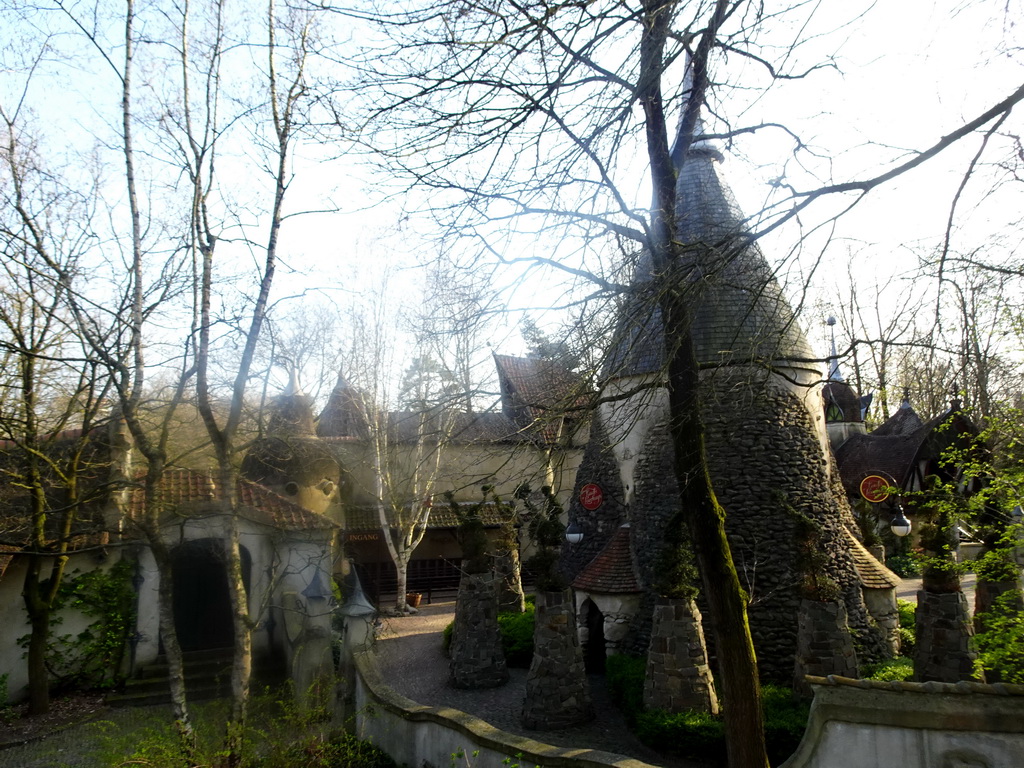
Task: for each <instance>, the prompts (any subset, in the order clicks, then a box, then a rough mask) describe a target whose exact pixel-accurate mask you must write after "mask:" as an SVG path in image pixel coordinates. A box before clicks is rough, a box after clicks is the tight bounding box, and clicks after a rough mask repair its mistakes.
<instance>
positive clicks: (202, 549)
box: [171, 539, 250, 651]
mask: <svg viewBox="0 0 1024 768" xmlns="http://www.w3.org/2000/svg"><path fill="white" fill-rule="evenodd" d="M225 562H226V557H225V551H224V542H222V541H220V540H219V539H198V540H196V541H188V542H185V543H184V544H181V545H180V546H178V547H176V548H175V549H174V551H173V552H172V553H171V567H172V573H173V576H174V625H175V627H176V628H177V630H178V643H179V644H180V645H181V649H182V650H183V651H199V650H205V649H208V648H229V647H231V646H232V645H233V644H234V639H235V632H234V627H233V626H232V623H231V598H230V596H229V594H228V583H227V571H226V570H225ZM249 567H250V558H249V553H248V552H247V551H246V550H245V549H244V548H243V549H242V573H243V577H244V578H243V581H244V582H246V586H248V574H249Z"/></svg>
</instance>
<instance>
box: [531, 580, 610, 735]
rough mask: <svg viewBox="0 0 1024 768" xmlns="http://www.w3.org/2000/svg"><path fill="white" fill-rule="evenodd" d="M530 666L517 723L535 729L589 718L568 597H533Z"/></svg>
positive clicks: (551, 594)
mask: <svg viewBox="0 0 1024 768" xmlns="http://www.w3.org/2000/svg"><path fill="white" fill-rule="evenodd" d="M535 620H536V625H535V627H534V631H533V661H532V662H530V672H529V674H528V675H527V677H526V698H525V700H524V701H523V710H522V722H523V725H524V726H526V727H527V728H535V729H538V730H543V729H554V728H567V727H569V726H573V725H579V724H580V723H584V722H586V721H587V720H590V719H591V718H593V716H594V705H593V703H592V702H591V699H590V686H589V685H588V684H587V675H586V672H585V670H584V668H583V651H582V649H581V647H580V639H579V635H577V633H576V617H575V610H574V608H573V599H572V594H571V593H570V591H569V590H568V589H565V590H562V591H561V592H538V593H537V598H536V613H535Z"/></svg>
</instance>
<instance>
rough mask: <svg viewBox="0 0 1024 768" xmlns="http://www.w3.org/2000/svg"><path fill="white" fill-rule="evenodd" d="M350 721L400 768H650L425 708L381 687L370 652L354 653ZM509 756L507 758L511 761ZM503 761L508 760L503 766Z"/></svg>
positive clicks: (452, 711) (450, 711)
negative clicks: (517, 767)
mask: <svg viewBox="0 0 1024 768" xmlns="http://www.w3.org/2000/svg"><path fill="white" fill-rule="evenodd" d="M354 661H355V668H356V674H355V708H356V712H355V719H356V729H357V735H358V736H359V738H362V739H367V740H369V741H371V742H373V743H374V744H376V745H377V746H379V747H381V748H382V749H383V750H385V751H386V752H387V753H388V754H389V755H391V757H392V758H394V760H395V762H397V763H398V764H399V765H409V766H416V768H449V766H453V765H454V766H456V768H463V766H467V767H469V766H471V768H508V766H509V764H510V763H511V764H517V763H518V764H519V765H521V766H523V768H526V766H551V767H552V768H608V766H615V767H616V768H653V767H652V766H651V765H650V764H649V763H644V762H641V761H640V760H635V759H633V758H629V757H623V756H621V755H613V754H611V753H609V752H601V751H598V750H593V749H580V748H568V747H553V746H551V745H550V744H543V743H541V742H539V741H534V740H533V739H529V738H526V737H525V736H516V735H515V734H511V733H506V732H505V731H501V730H498V729H497V728H494V727H492V726H490V725H488V724H487V723H485V722H484V721H482V720H480V719H478V718H476V717H473V716H472V715H468V714H466V713H465V712H460V711H459V710H457V709H452V708H450V707H429V706H426V705H423V704H417V703H416V702H415V701H411V700H410V699H407V698H405V697H404V696H399V695H398V694H397V693H395V692H394V691H393V690H391V688H389V687H388V686H387V685H385V683H384V681H383V680H382V678H381V676H380V673H379V672H378V670H377V664H376V660H375V659H374V658H373V655H372V652H371V651H359V652H356V653H355V654H354ZM459 754H463V755H465V757H463V758H455V759H454V760H453V755H459ZM510 758H511V759H510ZM506 761H507V762H506Z"/></svg>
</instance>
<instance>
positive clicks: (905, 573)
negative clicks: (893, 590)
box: [885, 552, 921, 579]
mask: <svg viewBox="0 0 1024 768" xmlns="http://www.w3.org/2000/svg"><path fill="white" fill-rule="evenodd" d="M885 564H886V565H887V566H888V567H889V570H890V571H892V572H893V573H895V574H896V575H897V576H900V577H902V578H904V579H912V578H914V577H915V576H920V575H921V556H920V555H918V554H916V553H914V552H907V553H905V554H900V555H892V556H891V557H889V558H887V559H886V561H885Z"/></svg>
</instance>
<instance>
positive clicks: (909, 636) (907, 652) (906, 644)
mask: <svg viewBox="0 0 1024 768" xmlns="http://www.w3.org/2000/svg"><path fill="white" fill-rule="evenodd" d="M899 632H900V653H901V654H903V655H904V656H905V657H907V658H910V657H911V656H913V655H914V649H915V648H916V647H917V635H916V634H915V633H914V630H912V629H907V628H906V627H900V630H899Z"/></svg>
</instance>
